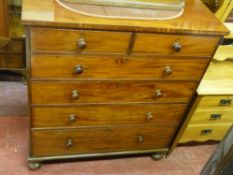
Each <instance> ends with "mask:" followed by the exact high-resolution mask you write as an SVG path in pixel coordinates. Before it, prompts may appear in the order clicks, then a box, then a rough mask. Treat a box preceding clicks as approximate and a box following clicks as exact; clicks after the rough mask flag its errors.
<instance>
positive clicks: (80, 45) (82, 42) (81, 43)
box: [78, 36, 87, 50]
mask: <svg viewBox="0 0 233 175" xmlns="http://www.w3.org/2000/svg"><path fill="white" fill-rule="evenodd" d="M86 47H87V42H86V40H85V38H84V37H83V36H82V37H81V38H79V40H78V48H79V49H82V50H83V49H85V48H86Z"/></svg>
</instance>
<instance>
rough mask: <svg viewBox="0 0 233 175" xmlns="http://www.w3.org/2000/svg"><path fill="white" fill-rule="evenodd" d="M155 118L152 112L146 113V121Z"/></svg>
mask: <svg viewBox="0 0 233 175" xmlns="http://www.w3.org/2000/svg"><path fill="white" fill-rule="evenodd" d="M153 118H154V114H153V113H152V112H147V113H146V120H152V119H153Z"/></svg>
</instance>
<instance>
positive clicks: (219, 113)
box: [190, 107, 233, 124]
mask: <svg viewBox="0 0 233 175" xmlns="http://www.w3.org/2000/svg"><path fill="white" fill-rule="evenodd" d="M219 123H233V108H232V107H229V108H225V109H224V110H223V109H221V107H220V108H219V107H216V108H205V109H201V110H200V109H199V108H197V109H196V111H195V113H194V114H193V116H192V119H191V121H190V124H219Z"/></svg>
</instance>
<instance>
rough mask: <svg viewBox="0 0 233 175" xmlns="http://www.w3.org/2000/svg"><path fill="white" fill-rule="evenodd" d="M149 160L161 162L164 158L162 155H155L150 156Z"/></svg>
mask: <svg viewBox="0 0 233 175" xmlns="http://www.w3.org/2000/svg"><path fill="white" fill-rule="evenodd" d="M151 158H152V159H153V160H155V161H157V160H161V159H163V158H164V153H155V154H153V155H152V156H151Z"/></svg>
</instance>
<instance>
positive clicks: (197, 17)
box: [22, 0, 228, 35]
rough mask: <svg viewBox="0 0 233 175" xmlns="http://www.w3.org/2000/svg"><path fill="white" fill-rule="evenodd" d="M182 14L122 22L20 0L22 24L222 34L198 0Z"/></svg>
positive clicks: (49, 2)
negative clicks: (157, 18) (160, 19)
mask: <svg viewBox="0 0 233 175" xmlns="http://www.w3.org/2000/svg"><path fill="white" fill-rule="evenodd" d="M185 3H186V6H185V10H184V14H183V15H182V16H181V17H178V18H175V19H171V20H163V21H159V20H148V21H146V20H126V19H106V18H97V17H90V16H84V15H81V14H77V13H75V12H72V11H69V10H67V9H65V8H64V7H61V6H60V5H59V4H58V3H57V2H56V1H55V0H39V1H37V0H23V11H22V20H23V23H24V24H25V25H29V26H42V27H45V26H46V27H62V28H77V29H96V30H115V31H132V32H161V33H184V34H203V35H225V34H227V33H228V30H227V29H226V27H225V26H224V25H223V24H222V23H221V22H220V21H219V20H218V19H217V18H216V17H215V16H214V15H213V14H212V13H211V12H210V11H209V10H208V9H207V8H206V7H205V5H204V4H203V3H202V2H201V1H200V0H186V1H185Z"/></svg>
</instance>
